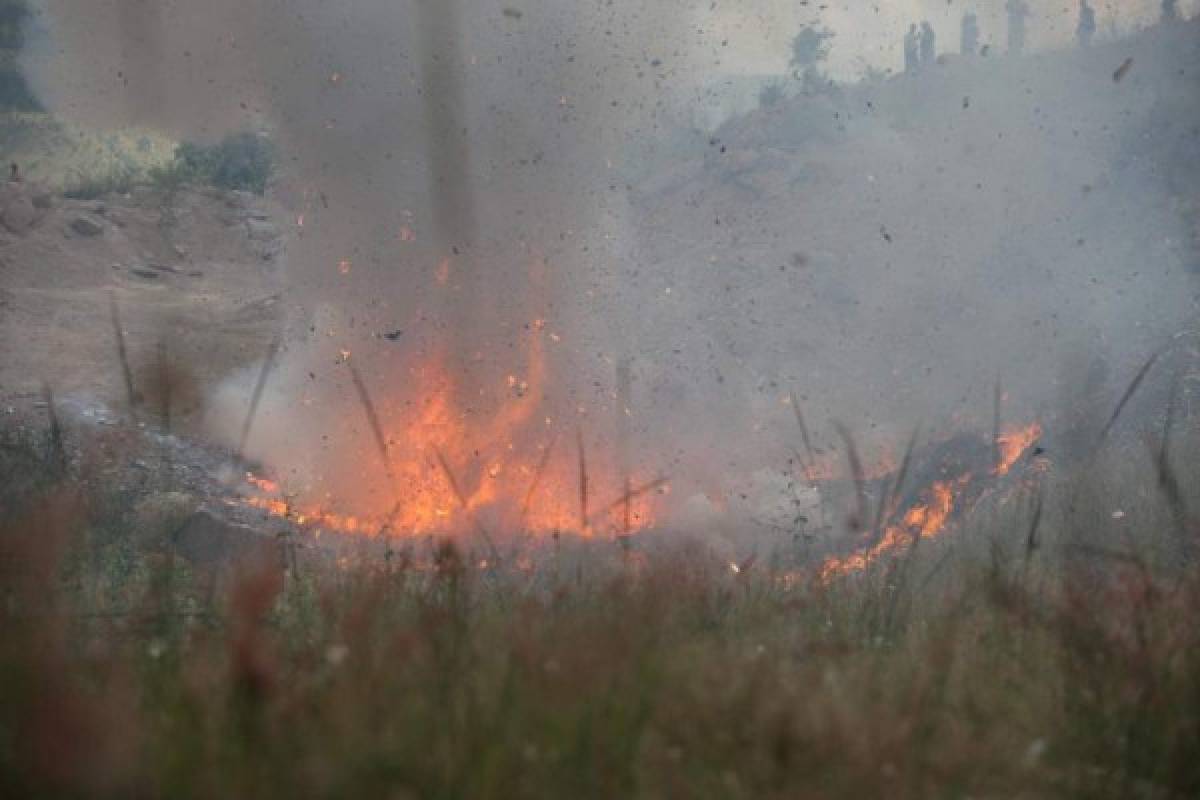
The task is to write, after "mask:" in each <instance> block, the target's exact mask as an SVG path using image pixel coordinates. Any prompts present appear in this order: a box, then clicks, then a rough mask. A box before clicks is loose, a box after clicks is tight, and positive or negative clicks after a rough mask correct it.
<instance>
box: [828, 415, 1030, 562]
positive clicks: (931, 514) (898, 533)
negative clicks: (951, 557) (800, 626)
mask: <svg viewBox="0 0 1200 800" xmlns="http://www.w3.org/2000/svg"><path fill="white" fill-rule="evenodd" d="M1041 437H1042V426H1041V425H1040V424H1038V423H1036V422H1034V423H1030V424H1028V425H1024V426H1016V427H1010V428H1008V429H1006V430H1005V431H1004V432H1003V433H1001V434H1000V435H999V436H998V437H996V448H997V450H998V452H999V463H997V464H996V466H995V467H994V468H993V470H992V474H993V475H995V476H1003V475H1007V474H1008V473H1009V472H1010V471H1011V470H1012V468H1013V467H1014V466H1015V465H1016V463H1017V461H1019V460H1020V458H1021V457H1022V456H1023V455H1024V454H1025V453H1026V452H1027V451H1028V450H1029V449H1030V448H1031V447H1033V445H1034V444H1035V443H1036V442H1037V441H1038V440H1039V439H1041ZM972 477H973V476H972V474H971V473H966V474H963V475H961V476H959V477H957V478H952V479H948V480H942V481H937V482H935V483H934V484H933V485H932V486H930V487H929V488H928V489H927V490H925V491H924V492H923V493H922V494H921V499H920V501H919V502H918V503H917V504H916V505H914V506H913V507H911V508H910V509H908V511H906V512H905V514H904V517H903V518H902V519H901V520H900V521H899V522H898V523H896V524H893V525H889V526H887V528H885V529H884V532H883V535H882V536H881V537H880V539H879V541H878V542H876V543H875V544H874V545H872V546H871V547H867V548H863V549H860V550H857V551H855V552H854V553H851V554H850V555H848V556H845V557H842V558H837V557H830V558H828V559H826V561H825V563H824V564H823V565H822V566H821V570H820V578H821V580H822V581H828V580H830V579H832V578H835V577H839V576H841V575H846V574H848V573H850V572H858V571H860V570H864V569H866V568H867V567H868V566H869V565H870V564H871V563H872V562H874V561H876V560H877V559H879V558H881V557H883V556H886V555H889V554H892V553H895V552H898V551H899V550H900V549H901V548H903V547H906V546H911V545H913V544H915V543H916V542H918V541H920V540H921V539H932V538H934V537H937V536H939V535H941V534H942V533H943V532H944V531H945V529H946V526H947V523H948V522H949V521H950V516H951V514H953V513H954V509H955V506H956V505H957V503H958V496H959V495H960V494H961V493H962V491H963V489H964V488H965V487H966V486H967V485H968V484H970V483H971V480H972ZM888 512H889V514H891V513H894V509H888Z"/></svg>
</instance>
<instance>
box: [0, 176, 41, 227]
mask: <svg viewBox="0 0 1200 800" xmlns="http://www.w3.org/2000/svg"><path fill="white" fill-rule="evenodd" d="M37 219H38V211H37V209H36V208H34V205H33V201H32V200H31V199H30V198H29V195H27V194H25V193H24V192H23V191H21V190H20V186H19V185H17V184H8V185H7V186H5V187H4V189H3V190H0V223H3V225H4V227H5V228H6V229H7V230H8V231H9V232H10V233H14V234H16V235H17V236H24V235H25V234H27V233H29V230H30V228H32V227H33V226H34V224H35V223H36V222H37Z"/></svg>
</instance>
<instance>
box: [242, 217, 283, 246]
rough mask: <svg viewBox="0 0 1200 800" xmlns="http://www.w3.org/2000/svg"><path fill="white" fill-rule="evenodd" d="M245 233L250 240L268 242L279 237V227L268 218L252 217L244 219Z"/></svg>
mask: <svg viewBox="0 0 1200 800" xmlns="http://www.w3.org/2000/svg"><path fill="white" fill-rule="evenodd" d="M246 233H247V235H248V236H249V237H250V241H252V242H270V241H274V240H275V239H278V238H279V229H278V228H276V227H275V226H274V225H273V224H271V222H270V221H269V220H264V219H256V218H253V217H252V218H250V219H248V220H246Z"/></svg>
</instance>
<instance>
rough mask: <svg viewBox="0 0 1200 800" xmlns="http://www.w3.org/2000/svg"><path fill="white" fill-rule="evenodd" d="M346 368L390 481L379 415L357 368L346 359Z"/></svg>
mask: <svg viewBox="0 0 1200 800" xmlns="http://www.w3.org/2000/svg"><path fill="white" fill-rule="evenodd" d="M346 366H347V367H349V368H350V378H351V379H352V380H353V381H354V389H355V391H357V392H358V400H359V402H360V403H362V407H363V412H364V413H365V414H366V415H367V424H368V425H370V426H371V435H372V436H373V437H374V439H375V447H376V448H378V450H379V458H380V459H381V460H382V461H383V469H384V471H385V472H386V473H387V476H388V478H389V480H390V479H391V477H392V460H391V458H390V457H389V456H388V448H387V440H386V439H385V438H384V436H383V426H382V425H380V424H379V414H377V413H376V412H375V403H374V402H372V401H371V393H370V392H369V391H367V385H366V383H364V382H363V379H362V375H361V374H359V371H358V367H356V366H354V362H353V361H351V360H349V359H346ZM438 458H439V459H440V458H441V454H440V453H439V454H438Z"/></svg>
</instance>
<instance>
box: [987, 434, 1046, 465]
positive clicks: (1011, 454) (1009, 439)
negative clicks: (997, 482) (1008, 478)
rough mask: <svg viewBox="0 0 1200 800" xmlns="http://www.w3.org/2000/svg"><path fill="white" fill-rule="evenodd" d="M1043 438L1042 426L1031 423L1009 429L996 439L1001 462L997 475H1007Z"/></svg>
mask: <svg viewBox="0 0 1200 800" xmlns="http://www.w3.org/2000/svg"><path fill="white" fill-rule="evenodd" d="M1041 438H1042V426H1041V425H1040V424H1039V423H1037V422H1034V423H1031V424H1029V425H1025V426H1023V427H1016V428H1009V429H1007V430H1005V431H1004V432H1003V433H1001V434H1000V435H999V436H997V437H996V449H997V451H998V452H999V455H1000V460H999V463H998V464H996V468H995V470H994V471H995V474H996V475H1007V474H1008V473H1009V471H1010V470H1011V469H1012V468H1013V465H1014V464H1016V463H1017V460H1018V459H1020V458H1021V456H1022V455H1024V454H1025V451H1026V450H1028V449H1029V448H1030V447H1033V445H1034V444H1035V443H1036V442H1037V441H1038V440H1039V439H1041Z"/></svg>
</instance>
